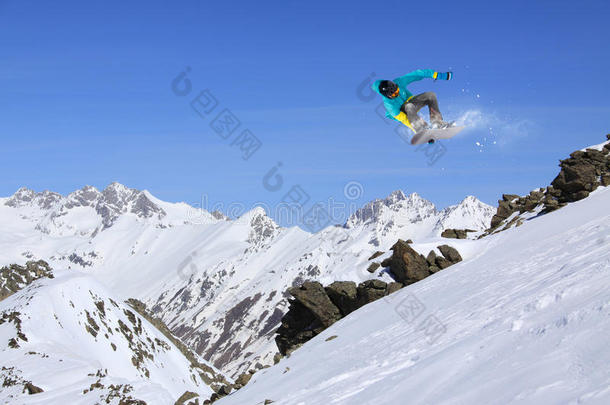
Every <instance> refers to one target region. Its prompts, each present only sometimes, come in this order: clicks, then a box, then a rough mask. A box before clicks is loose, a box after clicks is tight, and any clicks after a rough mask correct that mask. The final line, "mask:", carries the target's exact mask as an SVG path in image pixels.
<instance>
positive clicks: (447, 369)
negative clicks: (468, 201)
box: [217, 187, 610, 405]
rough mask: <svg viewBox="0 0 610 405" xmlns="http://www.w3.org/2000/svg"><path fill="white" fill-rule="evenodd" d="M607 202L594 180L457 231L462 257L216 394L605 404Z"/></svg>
mask: <svg viewBox="0 0 610 405" xmlns="http://www.w3.org/2000/svg"><path fill="white" fill-rule="evenodd" d="M608 207H610V189H608V188H603V187H600V188H599V189H598V190H596V191H595V192H593V193H592V194H591V196H590V197H588V198H586V199H584V200H582V201H579V202H576V203H573V204H569V205H568V206H566V207H564V208H562V209H560V210H558V211H555V212H552V213H550V214H547V215H544V216H542V217H538V218H536V219H534V220H531V221H527V222H526V223H524V224H523V225H522V226H521V227H518V228H513V229H510V230H507V231H505V232H502V233H499V234H497V235H491V236H488V237H486V238H483V239H481V240H478V241H459V243H461V244H462V245H461V246H462V247H466V246H468V245H470V248H471V252H472V254H470V255H469V258H468V259H467V260H465V261H463V262H461V263H459V264H457V265H454V266H452V267H450V268H449V269H446V270H444V271H441V272H439V273H436V274H434V275H433V276H431V277H428V278H426V279H425V280H423V281H420V282H418V283H415V284H413V285H410V286H408V287H405V288H403V289H401V290H399V291H398V292H396V293H394V294H392V295H391V296H389V297H386V298H385V299H382V300H378V301H376V302H373V303H371V304H369V305H366V306H364V307H363V308H361V309H359V310H358V311H355V312H353V313H351V314H350V315H349V316H347V317H346V318H344V319H342V320H340V321H339V322H337V323H335V324H334V325H332V326H331V327H330V328H328V329H326V330H325V331H323V332H322V333H321V334H320V335H318V336H316V337H315V338H314V339H312V340H310V341H309V342H307V343H306V344H305V345H304V346H303V347H301V348H300V349H298V350H297V351H296V352H294V353H293V354H292V356H291V357H289V358H285V359H283V360H282V361H281V362H280V363H278V364H277V365H275V366H273V367H271V368H269V369H265V370H262V371H260V372H258V373H257V374H255V375H254V376H253V378H252V380H251V381H250V383H249V384H248V385H247V386H246V387H244V388H243V389H241V390H239V391H236V392H235V393H233V394H231V395H229V396H227V397H225V398H223V399H221V400H220V401H218V402H217V404H219V405H230V404H239V405H242V404H263V403H264V401H265V400H266V399H270V400H273V401H274V402H273V403H274V404H278V405H280V404H281V405H288V404H294V405H297V404H298V405H315V404H407V403H409V404H492V403H493V404H498V403H501V404H505V403H519V404H577V403H578V404H580V403H591V404H608V403H610V368H609V366H608V365H609V364H610V347H609V345H608V343H609V340H608V336H610V214H609V211H608ZM460 249H461V247H460ZM460 251H461V250H460ZM333 336H336V338H333V339H330V338H332V337H333ZM329 339H330V340H329Z"/></svg>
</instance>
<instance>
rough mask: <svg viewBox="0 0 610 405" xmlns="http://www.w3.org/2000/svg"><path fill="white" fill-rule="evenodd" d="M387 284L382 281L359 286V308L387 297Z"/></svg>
mask: <svg viewBox="0 0 610 405" xmlns="http://www.w3.org/2000/svg"><path fill="white" fill-rule="evenodd" d="M386 289H387V284H386V283H385V282H383V281H381V280H367V281H363V282H362V283H360V284H358V288H357V290H358V306H359V307H361V306H363V305H366V304H368V303H371V302H373V301H376V300H378V299H379V298H382V297H384V296H385V295H386Z"/></svg>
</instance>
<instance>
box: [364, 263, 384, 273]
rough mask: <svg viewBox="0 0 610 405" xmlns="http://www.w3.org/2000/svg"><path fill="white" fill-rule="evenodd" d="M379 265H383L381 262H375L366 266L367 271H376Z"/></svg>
mask: <svg viewBox="0 0 610 405" xmlns="http://www.w3.org/2000/svg"><path fill="white" fill-rule="evenodd" d="M379 267H381V264H380V263H377V262H373V263H371V264H370V265H369V267H367V268H366V271H368V272H369V273H374V272H375V270H377V269H378V268H379Z"/></svg>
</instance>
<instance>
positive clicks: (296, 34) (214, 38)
mask: <svg viewBox="0 0 610 405" xmlns="http://www.w3.org/2000/svg"><path fill="white" fill-rule="evenodd" d="M501 3H506V4H500V2H489V1H471V2H467V1H452V2H444V1H437V2H432V3H430V2H428V3H425V2H418V3H417V4H408V2H403V1H400V2H399V1H386V2H383V4H382V5H381V6H380V4H379V3H378V2H361V1H349V2H339V1H336V2H328V1H324V2H318V1H308V2H302V1H282V2H269V3H263V2H256V3H254V2H204V1H184V2H179V3H176V2H159V1H146V2H137V1H134V2H116V1H109V2H96V3H95V4H94V3H90V2H76V1H74V2H72V1H61V2H33V1H1V0H0V45H1V49H2V59H1V60H2V63H1V64H0V90H1V91H0V106H1V108H0V137H1V139H2V152H3V153H2V159H1V160H0V172H1V173H2V174H3V177H4V179H3V181H2V182H1V183H0V195H2V196H7V195H10V194H12V193H13V192H14V191H15V190H16V189H17V188H19V187H20V186H27V187H30V188H33V189H35V190H44V189H50V190H54V191H57V192H60V193H63V194H66V193H69V192H71V191H73V190H75V189H77V188H81V187H83V186H84V185H86V184H90V185H94V186H96V187H98V188H104V187H105V186H106V185H107V184H108V183H110V182H112V181H119V182H121V183H124V184H126V185H128V186H130V187H135V188H140V189H148V190H150V191H151V192H152V193H153V194H154V195H156V196H158V197H159V198H161V199H164V200H168V201H185V202H188V203H191V204H197V203H198V202H199V201H201V200H202V196H205V197H204V200H205V201H208V204H209V205H210V206H211V205H214V204H220V203H222V204H224V206H228V205H229V204H231V203H235V202H238V203H240V204H242V205H243V206H246V207H247V206H252V205H254V204H256V203H257V202H263V203H265V204H267V205H268V206H273V205H275V204H277V203H278V202H279V201H281V200H282V197H283V196H284V194H285V193H286V192H288V191H289V189H290V187H291V186H293V185H300V186H301V187H302V189H303V190H304V191H305V192H307V193H308V194H309V196H310V200H309V202H308V205H307V206H306V208H307V207H308V206H311V205H312V204H313V203H314V202H316V201H327V200H328V199H335V200H337V201H347V202H349V203H350V204H352V205H360V204H363V203H365V202H366V201H368V200H371V199H374V198H380V197H384V196H386V195H387V194H389V193H390V192H391V191H393V190H396V189H403V190H404V191H405V192H407V193H409V192H413V191H416V192H418V193H419V194H421V195H422V196H424V197H425V198H428V199H429V200H431V201H433V202H434V203H436V204H438V205H439V207H444V206H447V205H449V204H454V203H457V202H459V201H460V200H461V199H462V198H464V197H465V196H466V195H470V194H472V195H476V196H477V197H478V198H480V199H481V200H483V201H485V202H487V203H490V204H495V200H497V199H498V198H499V197H500V195H501V194H502V193H503V192H505V193H521V194H523V193H527V192H528V191H529V190H531V189H533V188H535V187H539V186H544V185H547V184H548V183H549V182H550V180H551V179H552V178H553V177H554V176H555V175H556V173H557V171H558V168H557V163H558V159H561V158H564V157H566V156H567V154H568V153H569V152H571V151H573V150H574V149H578V148H581V147H584V146H586V145H590V144H597V143H600V142H602V141H603V140H604V139H605V136H604V135H605V134H606V133H608V132H610V125H609V117H610V100H609V99H608V94H610V56H609V54H610V53H609V52H608V44H607V41H608V38H610V28H609V26H608V18H609V17H610V5H608V2H604V1H582V2H580V3H576V2H574V1H570V2H564V1H537V2H531V1H512V2H501ZM186 67H189V68H190V72H189V73H188V79H189V80H190V81H191V84H192V91H191V93H190V94H189V95H187V96H183V97H179V96H176V95H175V94H174V93H173V92H172V87H171V82H172V80H173V79H174V78H175V77H176V76H177V75H178V74H179V73H180V72H182V71H183V70H184V69H185V68H186ZM418 68H431V69H435V70H438V71H447V70H452V71H453V72H454V80H452V81H450V82H434V81H432V80H424V81H421V82H417V83H414V84H413V85H412V86H411V87H410V89H411V91H412V92H414V93H417V92H423V91H435V92H436V93H437V95H438V97H439V102H440V106H441V110H442V111H443V113H444V115H445V118H446V119H449V120H451V119H456V118H459V117H460V116H463V115H464V114H466V113H467V112H468V114H470V116H474V117H475V118H476V120H475V121H474V122H473V125H472V127H471V128H469V129H467V130H466V131H464V132H463V133H462V134H460V135H459V136H458V137H456V138H454V139H452V140H450V141H447V142H445V143H444V146H445V147H446V153H445V154H444V155H443V156H442V157H440V158H439V159H438V160H437V161H436V162H435V163H434V164H433V165H429V157H427V156H426V153H425V152H424V151H422V150H419V151H418V150H416V149H415V148H413V147H411V146H410V145H408V144H406V143H405V142H404V141H403V140H402V139H401V138H400V137H399V136H398V135H397V134H396V133H395V132H394V125H393V124H392V125H389V124H388V122H384V121H383V120H382V119H380V118H379V116H378V115H377V114H376V113H375V107H376V105H377V103H378V101H379V100H377V99H376V100H374V101H368V102H367V101H363V100H362V99H361V98H359V97H358V96H357V89H358V86H359V85H360V84H361V83H363V81H365V80H367V78H368V77H370V75H371V74H372V73H374V74H375V79H377V78H390V79H391V78H394V77H396V76H399V75H401V74H404V73H407V72H409V71H411V70H414V69H418ZM204 89H208V90H209V92H210V94H213V96H214V97H216V99H217V100H218V107H217V110H215V111H213V113H211V114H210V116H205V117H203V118H202V117H200V116H199V115H197V114H196V113H195V112H194V111H193V110H192V109H191V107H190V104H189V103H190V101H191V100H192V99H193V98H194V97H195V96H197V95H198V94H199V93H200V91H202V90H204ZM224 108H227V109H229V110H230V111H231V112H232V113H233V114H234V115H235V116H236V117H237V118H238V119H239V120H240V121H241V126H240V127H239V128H238V129H237V131H236V133H235V136H237V134H238V133H239V132H240V131H241V130H243V129H248V130H250V131H251V133H253V134H254V135H255V136H256V137H257V138H258V139H259V140H260V141H261V142H262V147H261V148H260V149H259V150H258V151H257V152H256V153H255V154H254V155H253V156H252V157H251V158H250V159H248V160H243V159H242V156H241V152H240V150H239V149H238V148H236V147H235V146H234V145H233V146H231V142H232V139H229V140H224V139H222V138H221V137H219V136H218V135H217V134H216V133H215V132H214V131H213V130H212V129H211V127H210V122H211V121H212V119H213V118H214V116H215V115H216V113H217V112H219V111H220V109H224ZM425 115H427V114H425ZM490 127H491V129H490ZM477 143H478V144H477ZM278 162H281V163H282V166H281V168H280V171H279V172H278V173H279V174H280V175H281V176H282V178H283V180H284V183H283V186H282V187H281V188H280V190H278V191H270V190H268V189H267V188H265V187H264V186H263V177H264V176H265V174H266V173H268V172H269V170H270V169H271V168H272V167H273V166H274V165H276V164H277V163H278ZM350 182H357V183H359V184H361V186H362V188H361V190H362V193H361V194H358V198H356V199H354V200H349V199H346V197H345V196H344V187H345V185H346V184H348V183H350Z"/></svg>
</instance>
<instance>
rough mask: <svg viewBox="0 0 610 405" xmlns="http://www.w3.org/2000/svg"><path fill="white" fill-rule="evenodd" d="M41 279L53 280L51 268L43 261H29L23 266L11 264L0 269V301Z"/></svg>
mask: <svg viewBox="0 0 610 405" xmlns="http://www.w3.org/2000/svg"><path fill="white" fill-rule="evenodd" d="M42 277H48V278H53V272H52V270H51V267H49V264H48V263H47V262H45V261H44V260H38V261H36V262H35V261H29V262H27V263H26V264H25V266H19V265H17V264H11V265H9V266H5V267H2V268H1V269H0V301H2V300H3V299H5V298H6V297H8V296H10V295H12V294H14V293H16V292H17V291H19V290H21V289H22V288H24V287H25V286H27V285H28V284H30V283H31V282H32V281H34V280H38V279H39V278H42Z"/></svg>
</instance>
